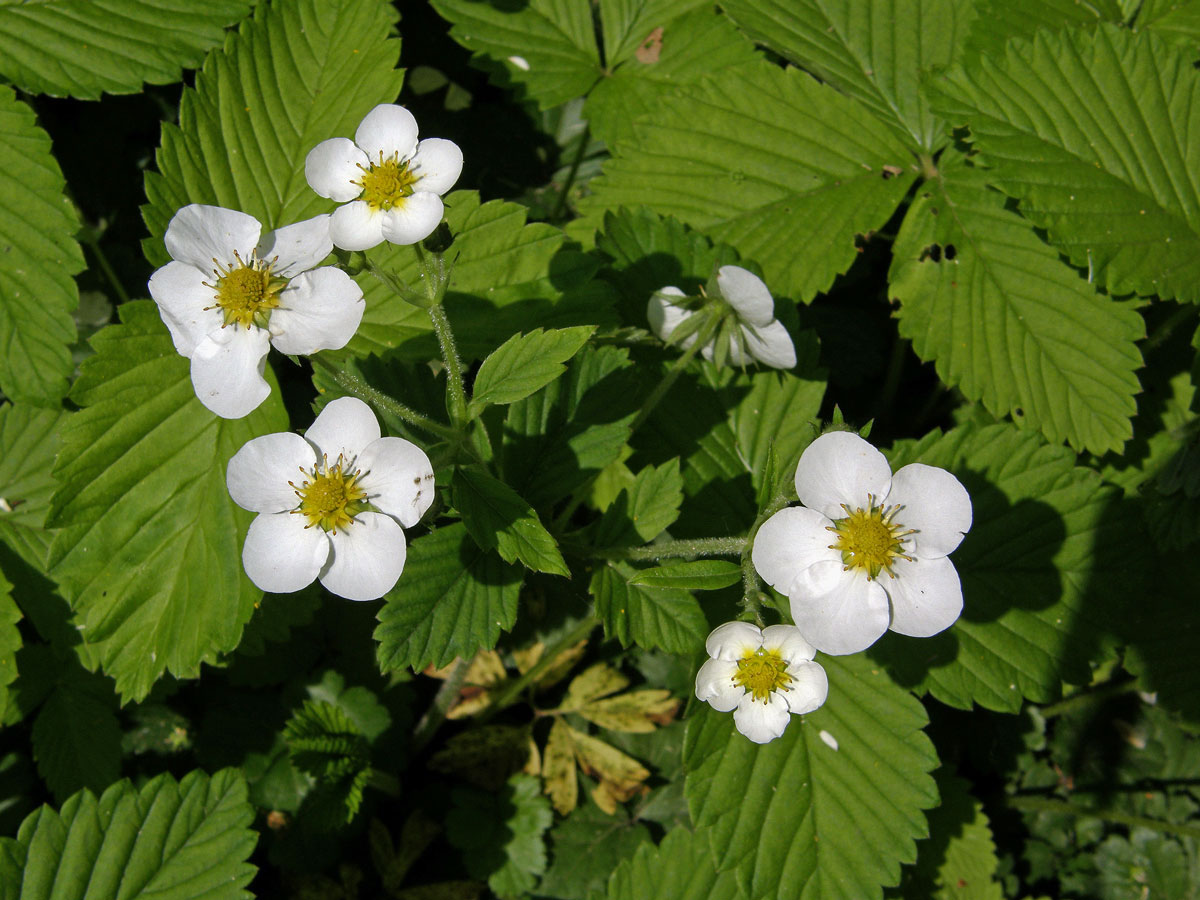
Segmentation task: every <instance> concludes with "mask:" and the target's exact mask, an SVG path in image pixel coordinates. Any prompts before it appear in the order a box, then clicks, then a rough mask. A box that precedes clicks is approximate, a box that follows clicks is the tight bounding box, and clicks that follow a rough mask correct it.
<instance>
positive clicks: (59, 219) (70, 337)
mask: <svg viewBox="0 0 1200 900" xmlns="http://www.w3.org/2000/svg"><path fill="white" fill-rule="evenodd" d="M16 8H17V7H13V6H11V5H5V6H3V7H0V22H2V21H3V18H2V17H3V16H4V15H5V11H6V10H13V9H16ZM19 8H20V9H34V8H40V7H19ZM4 55H5V54H4V52H3V50H2V49H0V59H2V58H3V57H4ZM64 186H65V183H64V180H63V176H62V172H61V170H60V169H59V167H58V162H57V161H56V160H55V159H54V157H53V156H52V155H51V153H50V138H49V136H48V135H47V134H46V132H44V131H42V129H41V128H39V127H38V126H37V122H36V121H35V119H34V114H33V110H31V109H30V108H29V107H28V106H27V105H25V104H24V103H22V102H21V101H19V100H18V99H17V97H16V94H15V93H14V91H13V89H12V88H10V87H8V86H6V85H0V347H3V352H0V391H3V392H4V394H6V395H7V396H8V397H10V398H11V399H13V400H16V401H18V402H21V401H25V402H30V403H37V404H40V405H42V406H57V405H58V401H59V400H60V399H61V398H62V397H63V395H64V394H66V392H67V379H68V378H69V377H70V375H71V371H72V370H73V369H74V363H73V362H72V360H71V351H70V344H71V343H72V342H73V341H74V340H75V322H74V321H73V320H72V318H71V311H72V310H74V309H75V307H76V306H77V305H78V304H79V289H78V288H77V287H76V286H75V280H74V279H73V278H72V277H71V276H72V275H75V274H76V273H77V272H81V271H83V268H84V261H83V252H82V251H81V250H80V249H79V244H78V243H77V242H76V240H75V232H76V231H77V230H78V229H79V214H78V213H77V212H76V211H75V206H74V205H73V204H72V203H71V201H70V200H69V199H67V197H66V196H65V195H64V194H63V188H64Z"/></svg>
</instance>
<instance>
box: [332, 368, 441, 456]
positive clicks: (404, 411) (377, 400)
mask: <svg viewBox="0 0 1200 900" xmlns="http://www.w3.org/2000/svg"><path fill="white" fill-rule="evenodd" d="M309 359H311V360H312V364H313V366H315V367H320V368H322V369H324V370H325V371H326V372H327V373H329V375H330V377H332V378H333V380H334V382H335V383H336V384H337V385H338V387H340V388H344V389H345V390H347V391H349V392H350V393H351V394H353V395H354V396H355V397H358V398H359V399H360V400H363V401H365V402H366V403H368V404H370V405H371V406H373V407H375V408H376V409H377V410H380V411H384V412H389V413H391V414H392V415H394V416H396V417H397V418H400V419H403V420H404V421H405V422H407V423H408V424H409V425H413V426H416V427H417V428H420V429H422V430H423V431H428V432H429V433H430V434H436V435H437V436H438V437H441V438H445V439H446V440H448V441H452V442H453V443H455V444H458V443H459V442H460V440H461V438H460V435H459V434H458V432H457V431H455V430H454V429H453V428H450V427H449V426H448V425H443V424H442V423H441V422H435V421H434V420H433V419H431V418H429V417H428V416H423V415H421V414H420V413H419V412H417V411H415V410H412V409H409V408H408V407H407V406H405V405H404V404H403V403H401V402H400V401H399V400H395V399H393V398H392V397H389V396H388V395H387V394H385V393H383V392H382V391H379V390H376V389H375V388H373V387H371V385H369V384H367V383H366V382H365V381H363V380H362V379H361V378H359V377H357V376H355V375H352V374H350V373H349V372H347V371H345V370H344V369H341V368H339V367H338V365H337V363H335V362H334V361H333V360H332V359H330V358H328V357H327V356H325V355H324V354H321V353H318V354H315V355H314V356H311V357H309Z"/></svg>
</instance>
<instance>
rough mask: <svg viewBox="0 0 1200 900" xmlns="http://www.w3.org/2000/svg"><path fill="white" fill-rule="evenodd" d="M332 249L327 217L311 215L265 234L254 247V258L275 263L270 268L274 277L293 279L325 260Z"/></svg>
mask: <svg viewBox="0 0 1200 900" xmlns="http://www.w3.org/2000/svg"><path fill="white" fill-rule="evenodd" d="M331 250H333V239H332V238H331V237H330V236H329V215H328V214H326V215H323V216H313V217H312V218H311V219H305V220H304V221H303V222H296V223H295V224H294V225H285V226H283V227H282V228H276V229H275V230H274V231H268V232H267V233H266V234H264V235H263V237H262V240H261V241H260V242H259V245H258V258H259V259H265V260H268V261H271V260H276V261H275V263H274V264H273V265H272V267H271V271H272V273H273V274H275V275H279V276H280V277H282V278H295V277H296V276H297V275H299V274H300V273H301V272H306V271H308V270H309V269H311V268H313V266H315V265H316V264H317V263H319V262H320V261H321V260H323V259H324V258H325V257H327V256H328V255H329V253H330V251H331Z"/></svg>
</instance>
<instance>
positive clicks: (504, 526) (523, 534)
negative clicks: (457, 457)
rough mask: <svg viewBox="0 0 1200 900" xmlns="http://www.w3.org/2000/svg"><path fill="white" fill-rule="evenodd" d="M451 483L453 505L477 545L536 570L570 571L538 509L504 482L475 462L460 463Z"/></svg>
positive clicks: (565, 573) (507, 559)
mask: <svg viewBox="0 0 1200 900" xmlns="http://www.w3.org/2000/svg"><path fill="white" fill-rule="evenodd" d="M454 486H455V494H454V505H455V506H456V507H458V511H459V512H460V513H462V516H463V524H464V525H466V526H467V531H469V532H470V533H471V537H472V538H474V539H475V543H477V544H478V545H479V546H480V547H482V548H483V549H484V550H491V549H493V548H495V549H497V550H498V551H499V553H500V556H502V557H503V558H504V560H505V561H506V562H516V561H517V560H518V559H519V560H520V561H521V563H522V564H523V565H525V566H526V567H527V568H530V569H533V570H534V571H535V572H549V573H550V574H551V575H562V576H569V575H570V572H569V571H568V569H567V564H566V563H565V562H563V558H562V554H561V553H560V552H559V550H558V544H556V543H555V541H554V538H553V537H551V535H550V532H548V531H547V530H546V527H545V526H544V525H543V524H542V523H541V520H540V519H538V515H537V513H536V512H534V511H533V508H532V507H531V506H530V505H529V504H528V503H526V502H525V501H524V500H522V499H521V496H520V495H519V494H518V493H517V492H516V491H514V490H513V489H512V488H510V487H509V486H508V485H507V484H505V483H504V482H503V481H498V480H497V479H495V478H493V477H492V476H491V475H488V474H487V472H486V471H484V470H483V469H482V468H480V467H478V466H459V467H458V468H457V469H456V470H455V473H454Z"/></svg>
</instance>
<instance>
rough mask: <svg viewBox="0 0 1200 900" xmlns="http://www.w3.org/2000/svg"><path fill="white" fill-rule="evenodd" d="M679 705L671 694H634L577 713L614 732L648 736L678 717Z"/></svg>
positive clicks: (591, 705) (608, 700)
mask: <svg viewBox="0 0 1200 900" xmlns="http://www.w3.org/2000/svg"><path fill="white" fill-rule="evenodd" d="M678 708H679V701H678V700H676V699H674V698H672V697H671V692H670V691H661V690H648V691H630V692H629V693H627V694H618V695H617V696H616V697H608V698H606V699H604V700H596V701H594V702H592V703H588V704H585V705H584V706H581V707H580V708H579V709H578V710H577V712H578V713H579V715H581V716H583V717H584V718H585V719H587V720H588V721H589V722H593V723H595V724H596V725H599V726H600V727H601V728H608V729H610V730H611V731H627V732H632V733H635V734H645V733H646V732H650V731H653V730H654V729H655V728H656V727H658V726H659V725H665V724H667V723H668V722H670V721H671V719H673V718H674V717H675V711H676V710H677V709H678Z"/></svg>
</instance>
